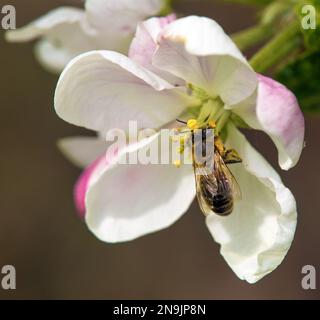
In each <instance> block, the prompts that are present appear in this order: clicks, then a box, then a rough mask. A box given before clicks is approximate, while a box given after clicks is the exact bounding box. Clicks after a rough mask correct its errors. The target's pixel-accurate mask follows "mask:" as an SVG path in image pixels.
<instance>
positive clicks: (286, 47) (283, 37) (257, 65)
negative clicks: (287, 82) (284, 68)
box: [250, 20, 302, 73]
mask: <svg viewBox="0 0 320 320" xmlns="http://www.w3.org/2000/svg"><path fill="white" fill-rule="evenodd" d="M301 44H302V38H301V36H300V23H299V21H298V20H294V21H292V22H291V23H289V24H288V26H287V27H286V28H285V29H283V30H282V31H281V32H280V33H279V34H278V35H277V36H276V37H275V38H273V39H272V40H271V41H270V42H269V43H267V44H266V46H264V47H263V48H262V49H261V50H260V51H258V52H257V53H256V54H255V55H254V56H253V57H252V58H251V60H250V64H251V66H252V67H253V69H254V70H255V71H256V72H259V73H263V72H265V71H267V70H268V69H269V68H271V67H273V66H275V65H276V64H278V63H279V62H281V61H282V60H283V59H285V58H286V57H287V55H288V54H290V53H291V52H292V51H293V50H295V49H296V48H297V47H299V46H300V45H301Z"/></svg>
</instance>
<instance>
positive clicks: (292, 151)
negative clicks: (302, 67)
mask: <svg viewBox="0 0 320 320" xmlns="http://www.w3.org/2000/svg"><path fill="white" fill-rule="evenodd" d="M258 79H259V88H258V91H257V94H254V95H253V96H252V97H251V98H249V99H247V101H246V102H243V103H242V104H240V105H239V106H234V107H233V108H232V111H233V112H235V113H236V114H238V115H239V116H240V117H241V118H242V119H243V120H244V121H245V122H246V123H247V124H248V125H249V126H251V127H252V128H254V129H257V130H262V131H264V132H265V133H267V134H268V135H269V136H270V138H271V139H272V140H273V142H274V143H275V145H276V147H277V149H278V152H279V164H280V167H281V168H282V169H284V170H288V169H290V168H292V167H294V166H295V165H296V164H297V162H298V161H299V159H300V155H301V152H302V150H303V146H304V134H305V123H304V117H303V113H302V111H301V109H300V107H299V104H298V101H297V99H296V97H295V95H294V94H293V93H292V92H291V91H290V90H288V89H287V88H286V87H285V86H283V85H282V84H280V83H278V82H276V81H274V80H272V79H271V78H267V77H264V76H262V75H258Z"/></svg>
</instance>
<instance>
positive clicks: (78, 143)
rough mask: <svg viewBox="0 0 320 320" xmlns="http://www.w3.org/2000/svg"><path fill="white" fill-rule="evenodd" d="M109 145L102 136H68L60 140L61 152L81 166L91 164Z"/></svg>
mask: <svg viewBox="0 0 320 320" xmlns="http://www.w3.org/2000/svg"><path fill="white" fill-rule="evenodd" d="M109 145H110V144H107V142H106V141H104V140H103V139H102V138H100V137H68V138H63V139H60V140H59V141H58V147H59V149H60V150H61V152H62V153H63V154H64V155H65V156H66V157H67V158H68V159H69V160H70V161H71V162H72V163H73V164H75V165H76V166H78V167H80V168H85V167H87V166H89V165H90V164H91V163H93V162H94V161H95V160H96V159H97V158H99V157H101V155H103V154H104V153H105V152H106V151H107V149H108V146H109Z"/></svg>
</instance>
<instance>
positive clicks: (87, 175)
mask: <svg viewBox="0 0 320 320" xmlns="http://www.w3.org/2000/svg"><path fill="white" fill-rule="evenodd" d="M117 154H118V149H115V150H113V151H110V150H109V151H108V152H107V153H104V154H103V155H102V156H100V157H99V158H98V159H96V160H95V161H94V162H93V163H92V164H90V165H89V166H88V167H87V168H86V169H85V170H84V171H83V172H82V174H81V175H80V177H79V179H78V181H77V182H76V184H75V186H74V202H75V206H76V208H77V211H78V214H79V216H80V217H81V218H84V217H85V214H86V194H87V191H88V188H89V186H90V184H91V183H92V182H93V181H95V179H97V178H98V176H99V174H101V173H102V172H103V171H104V170H105V169H106V168H108V166H110V164H111V162H112V161H113V159H114V158H115V157H116V155H117Z"/></svg>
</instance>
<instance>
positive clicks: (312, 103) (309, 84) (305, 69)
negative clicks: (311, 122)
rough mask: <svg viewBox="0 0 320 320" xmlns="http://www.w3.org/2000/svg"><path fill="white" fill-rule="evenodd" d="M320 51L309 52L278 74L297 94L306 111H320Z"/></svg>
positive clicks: (280, 80)
mask: <svg viewBox="0 0 320 320" xmlns="http://www.w3.org/2000/svg"><path fill="white" fill-rule="evenodd" d="M319 56H320V54H319V52H313V53H307V54H305V55H303V56H302V57H300V59H298V60H297V61H295V62H293V63H292V64H289V65H287V66H286V67H285V68H284V69H282V70H281V71H280V72H279V73H278V75H277V76H276V78H277V80H278V81H279V82H281V83H283V84H284V85H285V86H287V87H288V88H289V89H290V90H291V91H293V92H294V93H295V95H296V96H297V98H298V100H299V103H300V106H301V108H302V110H303V111H304V112H313V113H315V112H317V113H320V81H319V80H320V59H319Z"/></svg>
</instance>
